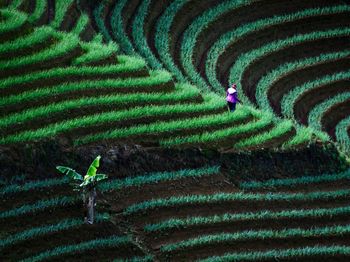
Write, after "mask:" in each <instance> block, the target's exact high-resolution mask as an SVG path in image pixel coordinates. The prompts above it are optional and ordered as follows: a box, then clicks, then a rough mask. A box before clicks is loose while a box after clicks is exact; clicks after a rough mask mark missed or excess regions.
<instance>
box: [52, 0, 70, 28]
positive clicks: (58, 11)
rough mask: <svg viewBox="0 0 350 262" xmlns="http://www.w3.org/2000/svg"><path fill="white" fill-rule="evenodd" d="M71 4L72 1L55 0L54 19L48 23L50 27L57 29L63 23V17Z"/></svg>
mask: <svg viewBox="0 0 350 262" xmlns="http://www.w3.org/2000/svg"><path fill="white" fill-rule="evenodd" d="M73 3H74V0H55V18H54V19H53V21H52V22H51V23H50V26H52V27H53V28H56V29H59V28H60V26H61V24H62V22H63V19H64V16H65V15H66V13H67V11H68V9H69V7H70V6H71V5H72V4H73Z"/></svg>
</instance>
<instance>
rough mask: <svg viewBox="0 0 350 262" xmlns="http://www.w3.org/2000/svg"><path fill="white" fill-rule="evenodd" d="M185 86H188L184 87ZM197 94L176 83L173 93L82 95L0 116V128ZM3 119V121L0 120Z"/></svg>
mask: <svg viewBox="0 0 350 262" xmlns="http://www.w3.org/2000/svg"><path fill="white" fill-rule="evenodd" d="M186 87H189V88H188V89H186ZM197 95H198V90H197V89H196V88H195V87H193V86H190V85H186V84H184V85H177V86H176V89H175V92H173V93H162V92H160V93H131V94H121V95H107V96H98V97H82V98H79V99H75V100H65V101H63V102H58V103H52V104H50V105H49V106H47V105H44V106H40V107H36V108H31V109H27V110H25V111H22V112H19V113H14V114H10V115H7V116H5V117H3V118H0V119H1V120H0V128H1V127H6V126H9V125H11V124H16V123H18V122H21V123H24V122H29V121H31V120H34V119H36V118H40V117H45V116H49V115H52V114H55V113H62V112H64V111H67V110H70V109H74V108H77V107H78V108H79V107H88V106H94V105H113V104H116V105H120V104H124V105H128V104H131V105H135V104H136V105H137V104H140V103H142V102H144V103H146V102H149V103H158V104H159V103H166V102H170V101H177V102H181V101H186V100H189V99H192V98H194V97H196V96H197ZM2 120H3V121H2Z"/></svg>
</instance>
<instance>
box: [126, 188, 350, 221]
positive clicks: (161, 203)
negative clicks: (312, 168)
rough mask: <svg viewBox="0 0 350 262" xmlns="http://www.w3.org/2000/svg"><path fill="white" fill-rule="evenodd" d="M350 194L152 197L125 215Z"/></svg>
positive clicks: (333, 197)
mask: <svg viewBox="0 0 350 262" xmlns="http://www.w3.org/2000/svg"><path fill="white" fill-rule="evenodd" d="M349 196H350V190H348V189H341V190H336V191H316V192H309V193H272V192H269V193H244V192H239V193H216V194H211V195H187V196H172V197H169V198H160V199H152V200H148V201H144V202H140V203H136V204H133V205H130V206H128V207H127V208H126V209H125V210H124V212H123V213H124V214H125V215H131V214H135V213H139V212H147V211H150V210H155V209H158V208H162V207H168V208H169V207H177V206H181V205H188V204H191V205H199V204H220V203H223V202H232V201H249V202H255V201H268V202H273V201H285V202H287V203H290V202H291V201H304V202H306V201H315V200H319V201H320V200H322V201H325V200H333V201H334V200H336V199H342V198H346V197H349Z"/></svg>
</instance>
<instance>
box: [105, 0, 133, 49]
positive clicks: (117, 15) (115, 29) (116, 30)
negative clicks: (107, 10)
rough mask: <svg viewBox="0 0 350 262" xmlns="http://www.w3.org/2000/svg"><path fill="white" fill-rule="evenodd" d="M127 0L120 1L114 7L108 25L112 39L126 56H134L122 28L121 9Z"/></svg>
mask: <svg viewBox="0 0 350 262" xmlns="http://www.w3.org/2000/svg"><path fill="white" fill-rule="evenodd" d="M127 2H128V0H120V1H118V2H116V4H115V5H114V9H113V11H112V13H111V18H110V23H111V27H112V33H113V39H115V40H116V42H117V43H118V44H120V46H121V48H122V49H123V51H124V52H125V53H126V54H128V55H135V54H136V53H135V50H134V47H133V45H132V43H131V41H130V39H129V37H128V36H127V34H126V33H125V32H124V26H123V14H122V13H123V8H124V6H125V5H126V4H127Z"/></svg>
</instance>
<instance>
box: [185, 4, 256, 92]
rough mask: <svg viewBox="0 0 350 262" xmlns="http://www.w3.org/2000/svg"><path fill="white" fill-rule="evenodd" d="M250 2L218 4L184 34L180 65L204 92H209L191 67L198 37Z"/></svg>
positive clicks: (203, 81) (194, 22) (197, 19)
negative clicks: (206, 29)
mask: <svg viewBox="0 0 350 262" xmlns="http://www.w3.org/2000/svg"><path fill="white" fill-rule="evenodd" d="M252 2H253V1H250V0H236V1H225V2H223V3H220V4H218V5H217V6H215V7H213V8H210V9H209V10H207V11H205V12H204V13H203V14H201V15H200V16H198V17H197V18H196V19H195V20H194V21H193V22H192V23H191V25H190V26H189V27H188V28H187V29H186V31H185V32H184V35H183V41H182V43H181V49H180V55H181V62H182V65H183V67H184V69H185V71H186V73H187V75H188V76H189V77H190V79H191V81H192V82H193V83H194V84H196V85H198V86H200V87H201V88H203V89H204V90H205V91H209V90H210V88H209V86H208V85H207V83H206V81H205V80H204V79H203V78H202V76H201V75H200V74H199V73H198V72H197V70H196V68H195V67H194V65H193V49H194V48H195V46H196V42H197V38H198V36H199V35H200V33H201V32H202V31H203V30H204V29H205V28H206V27H208V24H210V23H211V22H213V21H215V20H216V19H218V18H219V17H220V16H221V15H223V14H225V13H228V12H230V11H232V10H235V9H238V8H240V7H243V6H246V5H249V4H251V3H252Z"/></svg>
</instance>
